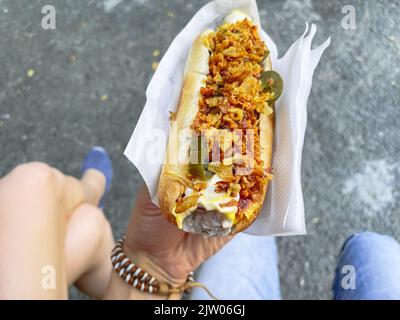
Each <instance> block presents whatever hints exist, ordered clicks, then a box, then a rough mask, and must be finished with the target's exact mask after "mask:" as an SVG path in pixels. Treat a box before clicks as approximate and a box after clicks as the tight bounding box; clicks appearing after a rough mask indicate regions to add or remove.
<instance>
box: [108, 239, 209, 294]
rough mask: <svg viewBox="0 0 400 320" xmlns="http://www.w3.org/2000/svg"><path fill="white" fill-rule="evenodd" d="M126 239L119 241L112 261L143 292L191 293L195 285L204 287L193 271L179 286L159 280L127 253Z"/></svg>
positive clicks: (126, 278)
mask: <svg viewBox="0 0 400 320" xmlns="http://www.w3.org/2000/svg"><path fill="white" fill-rule="evenodd" d="M124 241H125V237H122V238H121V239H119V240H118V241H117V244H116V246H115V248H114V249H113V251H112V252H111V262H112V265H113V269H114V271H115V272H116V273H117V274H118V275H119V276H120V277H121V278H122V279H123V280H125V282H126V283H128V284H129V285H131V286H132V287H134V288H136V289H139V290H140V291H143V292H147V293H151V294H160V295H166V296H169V295H171V294H173V293H182V292H186V293H189V291H190V289H191V288H192V287H194V286H198V287H203V285H201V284H198V283H196V282H195V280H194V278H193V272H190V273H189V275H188V277H187V279H186V283H185V284H184V285H182V286H181V287H178V288H175V287H172V286H171V285H170V284H168V283H166V282H161V281H158V280H157V279H155V278H154V277H153V276H152V275H151V274H149V273H148V272H146V271H144V270H142V269H141V268H140V267H138V266H137V265H136V264H135V263H133V262H132V260H131V259H129V258H128V257H127V256H126V255H125V253H124V251H123V249H122V247H123V244H124ZM206 290H207V289H206ZM207 291H208V290H207Z"/></svg>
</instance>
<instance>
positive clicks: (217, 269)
mask: <svg viewBox="0 0 400 320" xmlns="http://www.w3.org/2000/svg"><path fill="white" fill-rule="evenodd" d="M197 280H198V281H199V282H202V283H204V284H205V285H206V286H207V287H208V288H209V289H210V291H211V292H212V293H213V294H214V295H215V296H216V297H218V298H220V299H250V300H252V299H262V300H271V299H280V297H281V295H280V289H279V273H278V254H277V248H276V245H275V240H274V238H266V237H254V236H249V235H246V234H239V235H237V236H236V237H235V238H234V239H233V240H232V241H231V242H229V243H228V244H227V245H226V246H225V247H224V248H223V249H222V250H221V251H219V252H218V253H217V254H216V255H215V256H213V257H211V258H210V259H209V260H208V261H206V262H205V263H204V264H203V266H202V267H201V268H200V270H199V272H198V275H197ZM333 294H334V299H338V300H347V299H400V245H399V243H398V242H397V241H396V240H394V239H393V238H391V237H389V236H385V235H381V234H377V233H373V232H362V233H356V234H354V235H352V236H351V237H349V238H348V239H347V240H346V242H345V244H344V245H343V248H342V250H341V252H340V256H339V261H338V264H337V267H336V272H335V280H334V283H333ZM191 298H192V299H209V297H208V295H207V294H206V293H205V291H204V290H202V289H199V288H196V289H194V290H193V293H192V296H191ZM316 298H318V297H316Z"/></svg>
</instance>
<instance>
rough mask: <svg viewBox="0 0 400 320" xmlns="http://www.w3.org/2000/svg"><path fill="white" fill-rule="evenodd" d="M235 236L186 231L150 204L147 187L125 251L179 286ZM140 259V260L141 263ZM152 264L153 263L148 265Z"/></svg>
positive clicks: (139, 197)
mask: <svg viewBox="0 0 400 320" xmlns="http://www.w3.org/2000/svg"><path fill="white" fill-rule="evenodd" d="M231 238H232V236H227V237H211V238H208V237H204V236H201V235H194V234H190V233H186V232H183V231H182V230H180V229H178V227H177V226H175V225H173V224H171V223H170V222H168V220H167V219H166V218H165V217H164V216H163V215H162V213H161V211H160V209H159V208H158V207H157V206H156V205H154V204H153V203H152V202H151V198H150V194H149V192H148V190H147V188H146V186H144V185H143V186H142V187H141V188H140V191H139V192H138V194H137V196H136V203H135V206H134V208H133V210H132V215H131V219H130V222H129V226H128V230H127V233H126V240H125V245H124V246H125V252H126V254H127V255H128V256H130V257H132V258H133V259H134V260H135V261H136V262H137V264H138V265H139V266H140V260H142V261H144V260H145V263H146V268H149V267H150V268H151V270H148V269H145V270H146V271H148V272H149V273H151V274H152V275H153V276H155V277H156V278H158V279H161V280H166V281H168V282H170V283H172V284H176V285H180V284H182V283H184V282H185V281H186V277H187V275H188V273H189V272H190V271H193V270H195V269H196V268H197V267H198V266H199V265H200V264H201V263H202V262H203V261H205V260H206V259H207V258H208V257H210V256H212V255H213V254H215V253H216V252H217V251H218V250H219V249H221V248H222V246H223V245H224V244H225V243H226V242H228V241H229V240H230V239H231ZM138 260H139V261H138ZM149 262H150V263H149Z"/></svg>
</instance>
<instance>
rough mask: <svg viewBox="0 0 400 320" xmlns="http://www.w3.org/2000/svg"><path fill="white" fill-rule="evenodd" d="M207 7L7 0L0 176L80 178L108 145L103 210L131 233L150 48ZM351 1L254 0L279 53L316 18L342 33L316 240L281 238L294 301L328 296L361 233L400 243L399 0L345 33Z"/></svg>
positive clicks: (320, 79) (335, 45) (317, 94)
mask: <svg viewBox="0 0 400 320" xmlns="http://www.w3.org/2000/svg"><path fill="white" fill-rule="evenodd" d="M205 2H206V1H183V0H178V1H145V0H136V1H128V0H125V1H117V0H104V1H100V0H98V1H93V0H91V1H89V0H88V1H61V0H59V1H52V0H46V1H30V0H0V48H1V53H0V66H1V73H0V88H1V89H0V176H1V175H4V174H5V173H6V172H8V171H9V170H10V169H11V168H12V167H14V166H15V165H17V164H19V163H22V162H25V161H31V160H40V161H46V162H48V163H50V164H51V165H53V166H56V167H58V168H60V169H62V170H63V171H65V172H68V173H71V174H78V172H79V165H80V162H81V159H82V157H83V156H84V154H85V152H86V151H87V150H88V148H89V147H90V146H92V145H102V146H104V147H105V148H107V149H108V150H109V152H110V154H111V157H112V159H113V161H114V167H115V181H114V184H113V188H112V191H111V195H110V198H109V202H108V204H107V206H106V214H107V216H108V218H109V219H110V220H111V222H112V225H113V228H114V231H115V234H116V235H117V236H118V235H121V233H122V232H123V230H124V228H125V225H126V222H127V219H128V215H129V209H130V206H131V203H132V196H133V195H134V194H135V191H136V189H137V187H138V185H139V184H140V182H141V177H140V175H139V174H138V172H137V170H136V169H135V168H134V167H133V166H132V165H131V164H130V163H129V162H128V160H127V159H126V158H125V157H124V156H122V152H123V149H124V147H125V145H126V143H127V142H128V139H129V137H130V134H131V132H132V130H133V128H134V126H135V123H136V121H137V119H138V117H139V115H140V111H141V109H142V107H143V105H144V103H145V94H144V91H145V88H146V86H147V83H148V82H149V80H150V78H151V75H152V73H153V71H152V67H151V64H152V62H153V61H155V60H157V59H159V58H154V57H152V52H153V51H154V50H156V49H158V50H160V52H161V55H162V53H164V52H165V50H166V49H167V48H168V45H169V43H170V42H171V40H172V39H173V38H174V36H175V35H176V34H177V33H178V32H179V30H180V29H181V28H183V27H184V25H185V24H186V23H187V22H188V20H189V19H190V17H191V16H192V15H193V14H194V13H195V12H196V10H197V9H199V8H200V7H201V6H202V5H203V4H204V3H205ZM346 3H347V1H346ZM346 3H345V2H343V1H311V0H308V1H304V2H303V1H258V4H259V8H260V14H261V20H262V25H263V27H264V28H265V29H266V30H267V31H268V32H269V33H270V35H271V36H272V37H273V39H274V40H275V41H276V43H277V45H278V48H279V50H280V53H281V54H283V53H284V52H285V51H286V49H287V48H288V46H289V45H290V44H291V43H292V42H293V41H294V40H295V39H297V38H298V37H299V36H300V34H301V33H302V32H303V30H304V26H305V21H306V20H308V21H309V22H316V23H317V24H318V26H319V31H318V35H317V36H316V39H315V40H316V41H315V43H316V44H318V43H321V42H322V41H323V40H324V39H326V38H327V37H328V36H332V45H331V47H330V48H329V49H328V50H327V52H326V53H325V55H324V57H323V58H322V61H321V64H320V66H319V67H318V69H317V70H316V73H315V76H314V85H313V88H312V92H311V95H310V99H309V103H308V110H309V113H308V114H309V116H308V127H307V133H306V139H305V146H304V152H303V174H302V176H303V188H304V198H305V208H306V220H307V227H308V235H307V236H302V237H289V238H284V239H279V240H278V243H279V251H280V271H281V283H282V293H283V297H284V298H286V299H296V298H298V299H329V298H330V297H331V292H330V287H331V281H332V277H333V272H334V268H335V259H336V256H337V254H338V251H339V249H340V246H341V243H342V242H343V241H344V239H345V238H346V237H347V236H348V235H350V234H351V233H352V232H355V231H358V230H365V229H369V230H375V231H378V232H383V233H387V234H390V235H392V236H394V237H397V238H398V239H399V238H400V219H399V213H400V206H399V201H400V194H399V188H398V186H399V182H400V171H399V164H400V160H399V156H400V144H399V141H400V131H399V125H400V120H399V119H400V108H399V103H400V90H399V88H400V69H399V65H400V29H399V27H398V26H399V24H400V15H399V9H400V3H399V2H398V1H389V0H388V1H372V0H371V1H356V2H354V6H355V8H356V14H357V16H356V17H357V29H356V30H354V31H346V30H344V29H343V28H342V27H341V19H342V17H343V14H342V13H341V9H342V6H343V5H344V4H346ZM45 4H54V5H55V7H56V10H57V30H55V31H44V30H42V29H41V18H42V15H41V8H42V6H43V5H45ZM29 69H33V70H34V75H33V77H30V78H29V77H28V76H27V71H28V70H29ZM104 95H108V98H107V99H106V97H104ZM102 96H103V97H102ZM102 100H105V101H102ZM72 297H73V298H79V297H82V296H81V295H79V294H78V293H77V292H76V291H75V290H74V291H72Z"/></svg>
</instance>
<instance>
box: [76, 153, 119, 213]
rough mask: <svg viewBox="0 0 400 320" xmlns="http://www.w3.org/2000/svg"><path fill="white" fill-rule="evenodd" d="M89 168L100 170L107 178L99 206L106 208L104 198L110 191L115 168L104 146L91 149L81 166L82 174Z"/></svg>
mask: <svg viewBox="0 0 400 320" xmlns="http://www.w3.org/2000/svg"><path fill="white" fill-rule="evenodd" d="M88 169H96V170H99V171H100V172H101V173H102V174H103V175H104V177H105V178H106V190H105V191H104V194H103V196H102V197H101V200H100V203H99V208H101V209H103V208H104V200H105V197H106V195H107V194H108V192H109V191H110V187H111V181H112V178H113V169H112V163H111V159H110V157H109V156H108V154H107V151H106V150H105V149H104V148H102V147H97V146H96V147H93V148H92V149H90V151H89V152H88V154H87V155H86V157H85V159H84V160H83V163H82V166H81V174H82V175H83V174H84V173H85V172H86V170H88Z"/></svg>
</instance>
